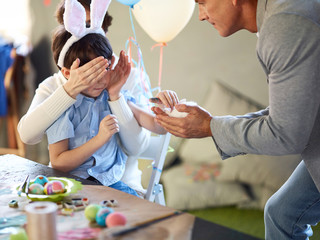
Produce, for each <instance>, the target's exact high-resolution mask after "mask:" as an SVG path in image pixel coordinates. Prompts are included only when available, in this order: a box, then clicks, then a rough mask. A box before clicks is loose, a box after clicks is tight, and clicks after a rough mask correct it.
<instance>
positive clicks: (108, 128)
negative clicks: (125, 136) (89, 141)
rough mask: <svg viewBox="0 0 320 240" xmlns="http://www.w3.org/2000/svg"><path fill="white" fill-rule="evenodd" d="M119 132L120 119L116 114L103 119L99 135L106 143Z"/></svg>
mask: <svg viewBox="0 0 320 240" xmlns="http://www.w3.org/2000/svg"><path fill="white" fill-rule="evenodd" d="M117 132H119V125H118V120H117V118H116V116H114V115H112V114H110V115H108V116H106V117H105V118H104V119H102V120H101V122H100V125H99V132H98V134H97V137H99V138H100V139H101V141H103V142H104V143H106V142H107V141H109V140H110V138H111V137H112V136H113V134H115V133H117Z"/></svg>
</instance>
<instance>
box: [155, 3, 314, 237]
mask: <svg viewBox="0 0 320 240" xmlns="http://www.w3.org/2000/svg"><path fill="white" fill-rule="evenodd" d="M196 2H197V3H198V4H199V19H200V20H201V21H203V20H206V21H208V22H209V23H211V24H212V25H213V26H214V27H215V28H216V29H217V30H218V32H219V34H220V35H221V36H223V37H227V36H229V35H231V34H233V33H235V32H237V31H238V30H241V29H246V30H248V31H250V32H253V33H256V32H258V36H259V37H258V42H257V55H258V59H259V61H260V63H261V64H262V67H263V69H264V70H265V73H266V75H267V79H268V83H269V107H268V108H267V109H265V110H262V111H260V112H257V113H251V114H247V115H244V116H222V117H214V116H212V115H211V114H210V113H208V112H207V111H205V110H204V109H202V108H201V107H199V106H186V105H183V104H180V105H177V106H176V108H177V110H178V111H183V112H188V113H189V115H188V116H187V117H186V118H183V119H177V118H169V117H168V116H166V115H165V114H163V113H162V112H161V110H159V109H158V108H154V111H155V113H156V114H157V121H158V123H159V124H161V125H162V126H163V127H164V128H165V129H166V130H168V131H169V132H171V133H172V134H174V135H176V136H179V137H187V138H202V137H209V136H211V137H212V138H213V140H214V142H215V144H216V147H217V149H218V151H219V153H220V154H221V157H222V159H226V158H229V157H233V156H236V155H239V154H246V153H252V154H264V155H285V154H301V159H303V161H302V162H301V163H300V164H299V166H298V167H297V169H296V170H295V171H294V173H293V174H292V176H291V177H290V178H289V180H288V181H287V182H286V183H285V184H284V185H283V186H282V187H281V188H280V190H279V191H278V192H277V193H275V194H274V195H273V196H272V197H271V198H270V199H269V201H268V203H267V205H266V207H265V225H266V239H267V240H269V239H276V240H277V239H281V240H282V239H284V240H285V239H308V237H309V236H311V235H312V230H311V228H310V224H311V225H312V224H316V223H317V222H319V221H320V193H319V190H320V97H319V91H320V61H319V60H320V46H319V42H320V14H319V13H320V1H319V0H308V1H304V0H196ZM212 114H214V113H212Z"/></svg>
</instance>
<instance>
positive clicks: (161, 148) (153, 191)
mask: <svg viewBox="0 0 320 240" xmlns="http://www.w3.org/2000/svg"><path fill="white" fill-rule="evenodd" d="M170 137H171V134H170V133H166V134H164V135H156V136H151V139H150V144H149V147H148V148H147V149H146V151H144V152H143V153H142V154H141V155H140V156H139V158H141V159H150V160H154V163H153V169H152V173H151V177H150V181H149V184H148V189H147V193H146V195H145V199H147V200H149V201H151V202H154V201H155V202H157V203H159V204H161V205H165V201H164V194H163V188H162V185H161V184H159V181H160V177H161V173H162V168H163V165H164V161H165V158H166V155H167V151H168V147H169V142H170Z"/></svg>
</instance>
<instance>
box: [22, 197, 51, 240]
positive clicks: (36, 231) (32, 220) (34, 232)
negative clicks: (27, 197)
mask: <svg viewBox="0 0 320 240" xmlns="http://www.w3.org/2000/svg"><path fill="white" fill-rule="evenodd" d="M25 210H26V213H27V233H28V237H29V239H32V240H43V239H46V240H56V239H57V229H56V214H57V205H56V204H55V203H52V202H34V203H31V204H29V205H27V206H26V207H25Z"/></svg>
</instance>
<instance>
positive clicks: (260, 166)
mask: <svg viewBox="0 0 320 240" xmlns="http://www.w3.org/2000/svg"><path fill="white" fill-rule="evenodd" d="M188 100H189V99H188ZM191 100H192V99H191ZM201 106H202V107H204V108H205V109H206V110H208V111H209V112H210V113H211V114H213V115H216V116H219V115H220V116H221V115H240V114H244V113H248V112H254V111H257V110H260V109H261V108H264V107H265V106H261V105H259V104H257V103H255V102H253V101H251V100H250V99H248V98H246V97H245V96H242V95H241V94H239V93H238V92H237V91H236V90H235V89H232V88H230V87H229V86H226V85H224V84H223V83H221V82H218V81H212V82H211V84H210V87H209V91H208V94H207V96H206V97H205V102H204V104H202V105H201ZM170 146H171V148H173V149H174V151H172V152H168V154H167V157H166V163H165V166H164V171H163V173H162V176H161V181H162V183H163V186H164V191H165V198H166V204H167V206H169V207H173V208H175V209H181V210H194V209H204V208H208V207H222V206H238V207H240V208H253V209H263V208H264V206H265V204H266V201H267V200H268V198H269V197H270V196H271V195H272V194H273V193H274V192H276V191H277V190H278V189H279V188H280V187H281V185H282V184H283V183H284V182H285V181H286V180H287V179H288V177H289V176H290V174H291V173H292V171H293V170H294V169H295V167H296V166H297V165H298V163H299V162H300V161H301V159H300V156H299V155H288V156H264V155H251V154H248V155H240V156H236V157H233V158H229V159H227V160H221V158H220V156H219V154H218V152H217V150H216V148H215V145H214V143H213V140H212V138H210V137H209V138H204V139H181V138H177V137H174V136H172V138H171V141H170ZM177 159H178V160H179V161H177ZM150 169H151V168H150V167H145V168H144V171H150ZM143 177H144V178H146V179H147V178H148V174H143ZM146 179H143V181H147V180H146Z"/></svg>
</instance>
